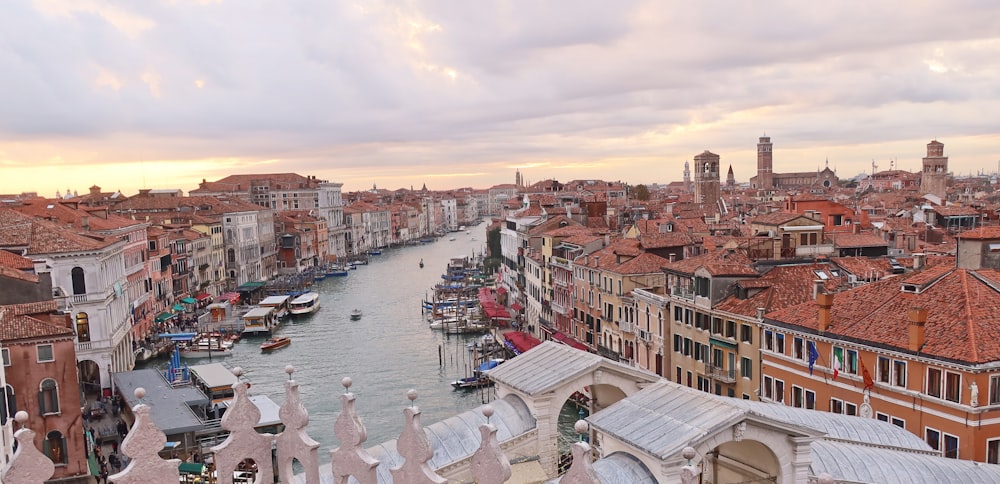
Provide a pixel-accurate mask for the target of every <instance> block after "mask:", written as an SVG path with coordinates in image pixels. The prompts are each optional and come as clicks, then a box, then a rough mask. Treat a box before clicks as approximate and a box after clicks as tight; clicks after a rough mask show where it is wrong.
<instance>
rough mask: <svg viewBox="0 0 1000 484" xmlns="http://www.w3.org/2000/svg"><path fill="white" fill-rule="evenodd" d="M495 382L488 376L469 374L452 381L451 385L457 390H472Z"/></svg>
mask: <svg viewBox="0 0 1000 484" xmlns="http://www.w3.org/2000/svg"><path fill="white" fill-rule="evenodd" d="M492 384H493V380H490V379H489V377H487V376H468V377H465V378H460V379H458V380H455V381H453V382H451V386H453V387H455V389H456V390H471V389H473V388H482V387H488V386H490V385H492Z"/></svg>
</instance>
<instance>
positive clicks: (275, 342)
mask: <svg viewBox="0 0 1000 484" xmlns="http://www.w3.org/2000/svg"><path fill="white" fill-rule="evenodd" d="M291 342H292V338H289V337H286V336H278V337H274V338H268V339H266V340H265V341H264V342H263V343H261V344H260V350H261V351H264V352H268V351H274V350H276V349H278V348H284V347H286V346H288V345H289V344H291Z"/></svg>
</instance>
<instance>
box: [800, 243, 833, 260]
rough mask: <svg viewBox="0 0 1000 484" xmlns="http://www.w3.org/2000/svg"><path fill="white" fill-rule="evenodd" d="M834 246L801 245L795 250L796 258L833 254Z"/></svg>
mask: <svg viewBox="0 0 1000 484" xmlns="http://www.w3.org/2000/svg"><path fill="white" fill-rule="evenodd" d="M833 251H834V248H833V244H821V245H800V246H798V247H796V248H795V256H796V257H812V256H817V255H830V254H833Z"/></svg>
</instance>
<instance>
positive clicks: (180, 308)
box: [173, 304, 184, 312]
mask: <svg viewBox="0 0 1000 484" xmlns="http://www.w3.org/2000/svg"><path fill="white" fill-rule="evenodd" d="M173 310H174V311H178V312H180V311H183V310H184V305H183V304H174V307H173Z"/></svg>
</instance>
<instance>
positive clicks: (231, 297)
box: [215, 292, 240, 303]
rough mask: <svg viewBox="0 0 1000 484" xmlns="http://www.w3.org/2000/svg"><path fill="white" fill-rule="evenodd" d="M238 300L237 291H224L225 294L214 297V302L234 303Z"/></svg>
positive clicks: (238, 294)
mask: <svg viewBox="0 0 1000 484" xmlns="http://www.w3.org/2000/svg"><path fill="white" fill-rule="evenodd" d="M239 300H240V293H238V292H227V293H225V294H223V295H221V296H219V297H217V298H215V301H216V302H221V301H229V302H231V303H236V301H239Z"/></svg>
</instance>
